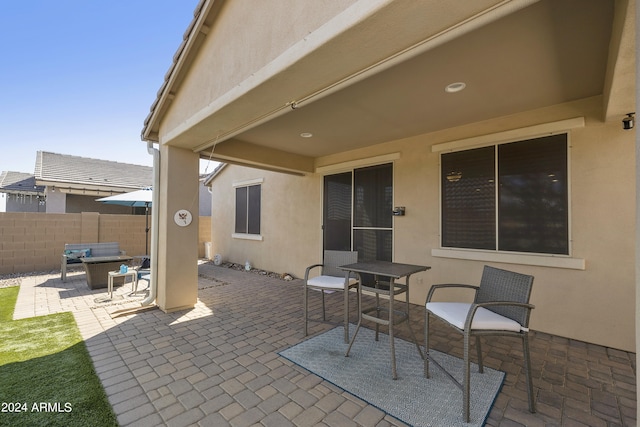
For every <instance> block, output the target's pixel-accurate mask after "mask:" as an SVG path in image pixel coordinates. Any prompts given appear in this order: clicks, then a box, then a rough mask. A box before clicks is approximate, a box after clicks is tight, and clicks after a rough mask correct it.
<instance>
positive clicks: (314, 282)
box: [303, 251, 360, 342]
mask: <svg viewBox="0 0 640 427" xmlns="http://www.w3.org/2000/svg"><path fill="white" fill-rule="evenodd" d="M355 262H358V252H355V251H324V260H323V263H322V264H314V265H311V266H309V267H307V269H306V271H305V273H304V282H303V287H304V300H303V306H304V335H305V336H307V335H308V328H307V324H308V321H309V289H313V290H316V291H320V293H321V294H322V320H323V321H326V320H327V319H326V312H325V302H324V294H325V292H334V291H345V292H348V291H349V289H351V288H356V290H357V289H358V280H357V279H356V278H355V277H349V279H348V280H346V279H345V277H346V276H345V272H344V271H342V270H340V269H339V268H338V267H339V266H341V265H346V264H353V263H355ZM318 267H321V268H322V269H321V271H320V275H319V276H316V277H313V278H309V273H310V272H311V271H312V270H313V269H314V268H318ZM358 292H359V291H358ZM359 300H360V298H358V301H359ZM344 301H345V306H344V316H345V342H348V341H349V325H348V321H347V319H348V315H349V298H348V295H345V299H344ZM359 309H360V307H358V310H359Z"/></svg>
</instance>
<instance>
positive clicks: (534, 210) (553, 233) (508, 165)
mask: <svg viewBox="0 0 640 427" xmlns="http://www.w3.org/2000/svg"><path fill="white" fill-rule="evenodd" d="M441 160H442V161H441V164H442V170H441V185H442V246H443V247H457V248H469V249H490V250H495V249H497V250H501V251H511V252H530V253H545V254H563V255H568V254H569V213H568V210H569V209H568V206H569V202H568V197H569V196H568V175H567V170H568V169H567V162H568V153H567V135H566V134H560V135H552V136H547V137H543V138H535V139H530V140H525V141H518V142H513V143H508V144H501V145H498V146H491V147H483V148H478V149H473V150H466V151H459V152H454V153H447V154H443V155H442V159H441ZM496 182H498V184H499V185H498V186H497V187H496Z"/></svg>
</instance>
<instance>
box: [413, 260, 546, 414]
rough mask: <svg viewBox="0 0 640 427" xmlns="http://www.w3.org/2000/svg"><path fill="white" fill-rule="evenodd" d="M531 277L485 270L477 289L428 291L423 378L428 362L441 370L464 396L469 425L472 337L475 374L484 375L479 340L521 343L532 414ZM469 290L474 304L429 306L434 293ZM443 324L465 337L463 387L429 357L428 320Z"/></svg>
mask: <svg viewBox="0 0 640 427" xmlns="http://www.w3.org/2000/svg"><path fill="white" fill-rule="evenodd" d="M532 285H533V276H529V275H526V274H520V273H515V272H512V271H507V270H501V269H498V268H494V267H489V266H485V267H484V271H483V273H482V279H481V281H480V286H472V285H457V284H446V285H434V286H432V287H431V289H430V290H429V294H428V295H427V302H426V304H425V319H424V320H425V325H424V339H425V351H426V357H425V360H424V374H425V376H426V377H427V378H429V362H432V363H434V364H435V365H436V366H438V367H439V368H440V369H442V370H443V371H444V372H445V373H446V374H447V376H448V377H449V378H450V379H452V380H453V381H454V383H455V384H456V385H457V386H458V387H460V389H461V390H462V393H463V403H462V405H463V407H462V409H463V416H464V421H465V422H469V415H470V414H469V386H470V374H469V369H470V361H469V350H470V345H471V342H470V341H471V337H475V345H476V351H477V355H478V356H477V357H478V370H479V372H480V373H482V372H483V366H482V349H481V348H480V337H481V336H489V335H495V336H511V337H518V338H520V339H522V346H523V354H524V368H525V374H526V377H527V392H528V394H529V411H531V412H535V402H534V397H533V383H532V381H531V359H530V356H529V335H528V333H529V316H530V314H531V310H532V309H533V308H534V306H533V305H531V304H529V298H530V296H531V288H532ZM442 288H470V289H474V290H475V299H474V301H473V303H460V302H432V301H431V299H432V297H433V295H434V292H435V291H436V290H437V289H442ZM430 315H431V316H434V317H436V318H438V319H440V320H442V321H443V322H444V323H445V324H447V325H448V326H451V327H452V328H453V329H454V330H456V331H458V332H459V333H461V334H462V335H463V337H464V373H463V378H462V384H461V383H460V382H458V381H457V380H456V379H455V378H454V377H453V376H452V375H451V374H449V373H448V372H447V371H446V370H445V369H444V368H443V367H442V366H441V365H439V364H438V363H437V362H436V361H435V360H433V359H432V358H431V357H430V356H429V316H430Z"/></svg>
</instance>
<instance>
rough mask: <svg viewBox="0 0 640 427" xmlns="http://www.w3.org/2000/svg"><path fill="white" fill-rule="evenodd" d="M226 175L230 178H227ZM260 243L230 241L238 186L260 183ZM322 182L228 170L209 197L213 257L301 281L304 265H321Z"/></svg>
mask: <svg viewBox="0 0 640 427" xmlns="http://www.w3.org/2000/svg"><path fill="white" fill-rule="evenodd" d="M227 170H228V173H227V172H226V171H227ZM260 178H262V179H263V180H264V181H263V182H262V184H261V185H262V195H261V208H262V209H261V234H262V236H263V240H262V241H255V240H246V239H240V238H234V237H232V234H233V231H234V221H235V217H234V212H235V190H234V188H233V184H234V183H235V182H237V181H244V180H249V179H260ZM321 183H322V180H321V177H319V176H306V177H299V176H291V175H285V174H279V173H275V172H268V171H263V170H259V169H251V168H246V167H241V166H237V167H227V168H225V172H223V173H221V174H220V175H219V176H218V177H217V178H216V180H215V185H214V186H213V191H212V196H213V199H212V206H213V209H212V214H211V236H212V242H213V244H212V249H213V253H214V254H220V255H221V256H222V259H223V261H229V262H235V263H242V264H244V263H245V262H246V261H247V260H248V261H249V262H250V263H251V265H252V266H253V267H255V268H260V269H266V270H270V271H274V272H278V273H291V274H294V275H295V276H296V277H302V276H303V275H304V269H305V268H306V266H307V265H310V264H315V263H317V262H319V261H320V260H321V259H322V246H321V244H319V242H321V241H322V230H321V228H320V218H321V212H320V211H319V206H320V197H321Z"/></svg>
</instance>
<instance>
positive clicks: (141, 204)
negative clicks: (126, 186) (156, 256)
mask: <svg viewBox="0 0 640 427" xmlns="http://www.w3.org/2000/svg"><path fill="white" fill-rule="evenodd" d="M152 196H153V189H152V188H151V187H147V188H143V189H141V190H136V191H131V192H129V193H122V194H116V195H114V196H109V197H103V198H101V199H97V200H96V201H98V202H102V203H107V204H111V205H121V206H131V207H134V208H144V214H145V229H144V232H145V240H144V250H145V253H146V254H148V253H149V207H150V206H151V199H152Z"/></svg>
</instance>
